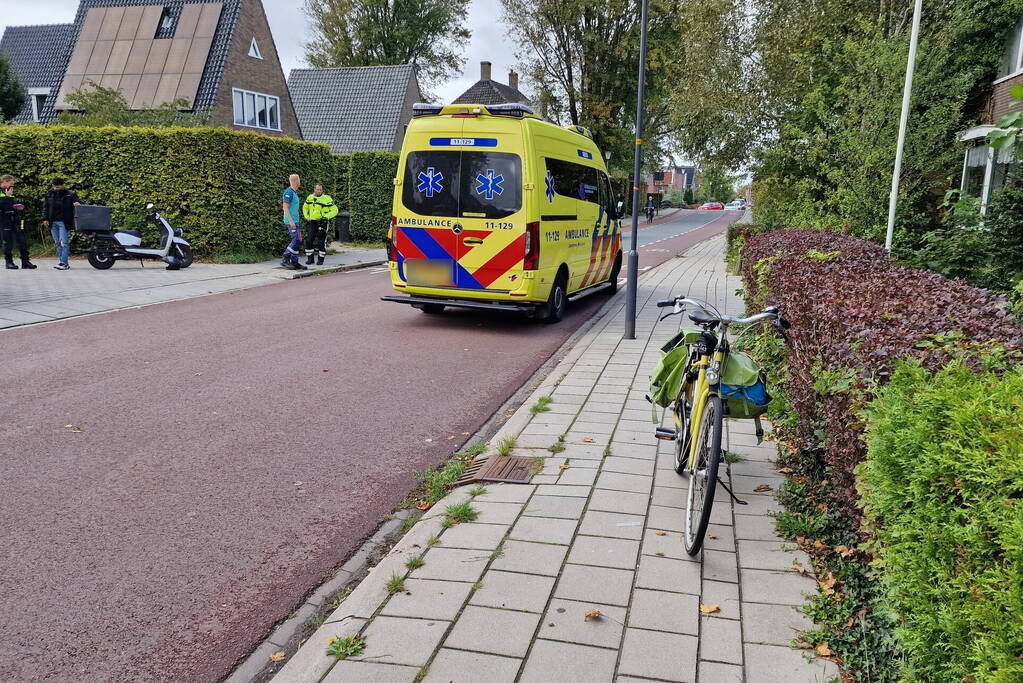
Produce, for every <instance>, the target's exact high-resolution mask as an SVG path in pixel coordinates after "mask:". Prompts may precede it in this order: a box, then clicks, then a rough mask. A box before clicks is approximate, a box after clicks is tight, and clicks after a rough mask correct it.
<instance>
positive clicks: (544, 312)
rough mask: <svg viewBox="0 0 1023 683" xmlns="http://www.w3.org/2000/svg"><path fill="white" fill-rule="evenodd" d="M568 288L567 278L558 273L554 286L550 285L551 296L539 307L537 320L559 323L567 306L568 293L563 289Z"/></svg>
mask: <svg viewBox="0 0 1023 683" xmlns="http://www.w3.org/2000/svg"><path fill="white" fill-rule="evenodd" d="M567 286H568V278H567V277H566V276H565V273H564V272H561V273H558V277H557V278H555V280H554V284H553V285H551V294H550V296H548V297H547V303H545V304H544V305H543V306H541V307H540V311H539V313H538V315H537V319H539V320H540V321H542V322H545V323H547V324H548V325H549V324H551V323H556V322H559V321H560V320H561V319H562V318H563V317H564V315H565V308H566V306H568V293H567V292H566V291H565V288H566V287H567Z"/></svg>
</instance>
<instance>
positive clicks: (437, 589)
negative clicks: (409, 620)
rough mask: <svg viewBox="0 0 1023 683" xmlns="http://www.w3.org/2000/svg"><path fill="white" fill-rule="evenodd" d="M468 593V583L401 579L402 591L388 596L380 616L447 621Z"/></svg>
mask: <svg viewBox="0 0 1023 683" xmlns="http://www.w3.org/2000/svg"><path fill="white" fill-rule="evenodd" d="M471 591H472V584H471V583H459V582H455V581H432V580H424V579H411V578H409V579H405V590H404V591H403V592H401V593H396V594H394V595H392V596H391V599H390V600H388V601H387V604H386V605H384V609H383V610H382V611H381V612H380V613H381V614H384V615H387V616H392V617H417V618H420V619H447V620H449V621H450V620H452V619H454V618H455V617H456V616H458V610H460V609H462V605H463V604H464V603H465V599H466V598H467V597H469V593H470V592H471Z"/></svg>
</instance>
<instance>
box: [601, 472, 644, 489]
mask: <svg viewBox="0 0 1023 683" xmlns="http://www.w3.org/2000/svg"><path fill="white" fill-rule="evenodd" d="M652 484H653V477H649V476H642V475H638V474H621V473H619V472H601V473H600V476H599V477H597V488H598V489H611V490H613V491H630V492H632V493H644V494H649V493H650V488H651V485H652Z"/></svg>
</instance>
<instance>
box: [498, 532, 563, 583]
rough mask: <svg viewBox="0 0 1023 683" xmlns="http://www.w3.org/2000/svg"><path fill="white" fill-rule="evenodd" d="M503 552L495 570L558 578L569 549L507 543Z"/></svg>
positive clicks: (561, 546)
mask: <svg viewBox="0 0 1023 683" xmlns="http://www.w3.org/2000/svg"><path fill="white" fill-rule="evenodd" d="M501 550H502V551H503V554H502V555H501V556H500V557H499V558H497V559H496V560H494V563H493V565H492V566H493V568H494V569H497V570H500V571H512V572H522V573H524V574H542V575H544V576H557V575H558V570H560V569H561V564H562V562H564V560H565V553H566V552H567V551H568V548H567V547H565V546H563V545H551V544H548V543H526V542H525V541H505V543H504V545H503V546H501Z"/></svg>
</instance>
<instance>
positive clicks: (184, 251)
mask: <svg viewBox="0 0 1023 683" xmlns="http://www.w3.org/2000/svg"><path fill="white" fill-rule="evenodd" d="M174 249H175V250H176V251H177V252H178V260H179V261H180V262H181V267H182V268H188V267H189V266H190V265H192V247H190V246H188V245H187V244H177V243H175V245H174Z"/></svg>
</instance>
